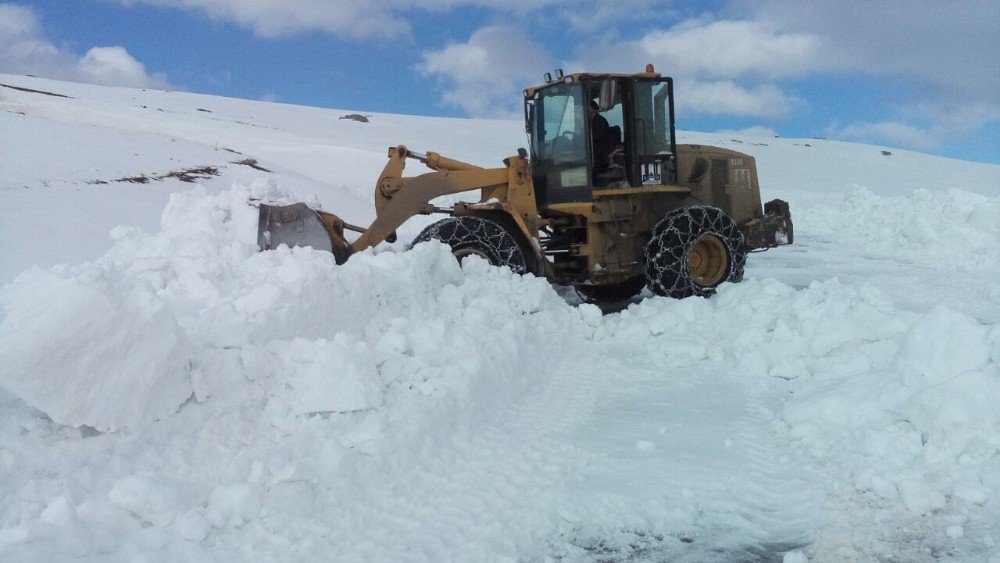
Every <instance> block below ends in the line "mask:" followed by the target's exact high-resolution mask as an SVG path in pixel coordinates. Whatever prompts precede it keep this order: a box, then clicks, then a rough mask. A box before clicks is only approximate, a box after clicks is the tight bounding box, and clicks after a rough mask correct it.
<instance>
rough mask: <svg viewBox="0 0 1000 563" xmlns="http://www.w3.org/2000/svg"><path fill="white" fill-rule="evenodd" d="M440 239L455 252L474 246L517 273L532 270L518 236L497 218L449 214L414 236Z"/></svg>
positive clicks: (414, 240) (492, 261)
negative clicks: (516, 237)
mask: <svg viewBox="0 0 1000 563" xmlns="http://www.w3.org/2000/svg"><path fill="white" fill-rule="evenodd" d="M430 239H436V240H439V241H441V242H443V243H444V244H447V245H448V246H450V247H451V248H452V251H456V250H461V249H465V248H471V249H474V250H478V251H480V252H482V253H483V254H486V255H487V256H489V257H490V259H489V262H490V264H492V265H494V266H507V267H509V268H510V269H511V270H512V271H513V272H514V273H515V274H525V273H528V272H530V271H531V269H530V268H529V267H528V260H527V257H526V255H525V252H524V250H523V249H522V248H521V246H520V245H519V244H518V243H517V240H516V239H515V238H514V236H513V235H512V234H511V233H510V232H508V231H507V229H505V228H503V227H502V226H501V225H500V224H499V223H497V222H496V221H492V220H490V219H484V218H482V217H476V216H474V215H465V216H461V217H448V218H447V219H442V220H440V221H438V222H437V223H434V224H433V225H430V226H428V227H427V228H425V229H424V230H423V231H421V232H420V234H419V235H417V238H415V239H413V244H417V243H420V242H426V241H428V240H430Z"/></svg>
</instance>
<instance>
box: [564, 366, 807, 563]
mask: <svg viewBox="0 0 1000 563" xmlns="http://www.w3.org/2000/svg"><path fill="white" fill-rule="evenodd" d="M632 371H633V375H631V376H629V377H630V380H631V381H629V382H625V383H623V384H620V387H621V389H622V391H620V392H617V393H616V394H617V395H618V396H617V397H611V398H610V400H609V401H607V402H606V403H604V404H601V405H599V406H598V408H597V410H596V412H595V416H594V420H593V421H592V422H591V423H590V424H589V425H588V426H587V427H586V428H585V430H584V431H583V432H581V433H579V434H578V435H577V437H576V440H577V441H579V442H580V443H588V444H589V445H590V447H592V448H594V449H595V450H597V451H604V452H606V454H607V456H606V458H605V459H604V460H602V462H601V463H600V464H594V466H593V467H592V468H591V470H590V471H589V475H588V476H587V478H586V482H585V485H584V486H583V487H582V488H583V489H585V490H588V491H589V492H591V494H592V495H593V496H595V497H603V498H597V500H595V501H594V502H593V506H592V510H594V511H597V512H600V511H602V510H607V509H608V508H607V507H608V506H622V507H624V509H623V510H621V512H620V513H619V514H618V518H619V520H620V521H621V522H622V525H621V526H620V527H619V528H618V529H611V528H607V527H605V529H604V530H586V529H583V527H582V526H581V529H580V530H578V531H577V537H576V538H573V539H571V540H570V542H571V543H572V544H574V545H576V546H578V547H579V548H582V549H583V552H582V556H583V557H584V558H586V559H605V558H606V559H610V560H625V559H628V560H678V561H704V560H713V561H715V560H722V561H737V560H739V561H745V560H772V559H775V558H777V559H780V557H781V553H782V552H785V551H788V550H791V549H794V548H796V547H800V546H802V545H805V544H807V543H809V542H810V541H811V538H812V530H815V529H816V527H817V526H818V523H819V520H818V519H819V505H820V500H821V499H820V498H819V497H818V494H814V493H812V492H811V491H813V490H816V489H815V487H813V486H812V482H811V477H810V474H809V473H808V471H804V470H803V469H801V468H799V467H796V466H795V464H794V463H791V460H792V457H791V454H788V453H786V452H785V450H784V448H782V447H780V446H779V445H778V444H777V443H776V442H775V441H774V439H772V436H773V431H772V428H771V419H770V416H769V411H768V410H767V409H765V408H764V407H763V404H762V402H761V400H759V399H758V398H757V397H756V396H755V395H754V394H753V393H752V392H751V391H750V390H749V389H748V388H747V385H746V384H745V383H744V382H743V381H742V380H740V379H738V378H736V377H733V376H729V375H725V372H726V369H725V368H724V366H720V365H715V366H700V367H696V368H682V369H671V370H666V371H664V370H662V369H657V368H653V367H648V368H647V369H645V370H632ZM643 405H645V406H644V407H643ZM626 409H627V410H626ZM588 435H589V437H588Z"/></svg>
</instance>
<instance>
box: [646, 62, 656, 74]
mask: <svg viewBox="0 0 1000 563" xmlns="http://www.w3.org/2000/svg"><path fill="white" fill-rule="evenodd" d="M646 72H648V73H650V74H652V73H654V72H656V70H655V69H654V68H653V63H649V64H648V65H646Z"/></svg>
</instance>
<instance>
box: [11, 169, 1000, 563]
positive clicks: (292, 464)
mask: <svg viewBox="0 0 1000 563" xmlns="http://www.w3.org/2000/svg"><path fill="white" fill-rule="evenodd" d="M276 195H280V194H276V193H275V192H274V190H273V189H272V188H270V187H268V186H266V185H254V186H250V187H241V186H237V187H236V188H234V189H233V190H231V191H230V192H227V193H223V194H220V195H217V196H209V195H206V194H205V193H204V192H201V191H194V192H190V193H185V194H178V195H175V196H174V197H173V198H172V200H171V203H170V206H169V207H168V208H167V209H166V210H165V211H164V214H163V219H162V230H161V231H160V232H159V233H156V234H147V233H143V232H141V231H138V230H134V229H125V228H121V229H117V230H116V231H115V233H114V237H115V245H114V247H113V248H112V250H111V251H110V252H109V253H108V254H107V255H106V256H104V257H103V258H102V259H100V260H98V261H96V262H93V263H88V264H84V265H81V266H79V267H76V268H72V269H62V270H56V271H52V272H47V273H43V272H30V273H28V274H25V275H23V276H22V277H20V278H18V280H17V282H16V283H15V284H13V285H11V286H8V287H7V288H5V289H4V290H3V291H2V292H0V303H2V306H3V310H4V317H3V319H2V324H0V336H2V338H0V386H2V387H3V388H5V389H8V390H9V391H11V392H13V393H14V394H15V395H16V396H17V397H19V398H21V399H22V400H24V401H25V402H26V403H28V404H30V405H32V406H33V407H35V408H37V409H38V410H40V411H42V412H44V413H45V414H47V415H48V417H50V418H51V419H52V420H53V421H55V422H56V423H58V424H59V425H68V426H82V425H86V426H92V427H94V428H97V429H99V430H108V431H112V430H120V429H127V430H129V431H131V432H133V433H135V434H138V435H139V436H140V437H141V439H139V440H138V441H137V442H136V444H135V445H134V446H130V447H128V448H124V449H122V447H121V446H120V444H122V443H124V442H118V441H115V440H116V438H119V437H116V436H114V435H105V436H101V437H99V438H98V440H103V441H99V442H96V444H101V445H95V446H92V447H88V444H87V443H86V442H85V441H82V440H81V439H80V434H77V435H76V436H75V438H73V437H71V438H72V439H69V444H71V445H68V446H66V448H65V450H66V452H65V453H66V455H70V456H71V459H72V460H73V461H71V462H66V463H68V464H69V465H68V467H69V468H79V467H93V466H95V465H97V466H101V467H107V470H106V471H102V472H94V473H90V472H89V471H82V472H79V474H78V473H77V472H76V471H75V469H74V470H68V471H67V474H66V475H62V476H60V477H59V478H58V479H57V480H56V482H54V483H53V482H48V481H46V482H44V483H39V482H37V481H36V480H35V478H34V477H33V475H35V469H34V466H32V465H31V464H33V463H36V462H37V463H38V464H40V465H41V466H44V463H45V462H44V459H45V455H48V454H40V453H37V452H36V453H35V454H34V457H33V456H32V455H25V456H19V457H18V458H16V459H17V460H16V461H14V460H13V458H12V459H11V460H9V463H8V465H11V466H13V465H14V464H23V465H19V471H18V472H17V473H16V474H17V475H19V477H18V478H17V479H16V480H14V481H11V482H9V483H7V484H6V485H4V487H9V488H10V489H9V490H8V491H7V492H8V496H7V498H15V495H17V496H16V498H17V499H18V500H17V501H15V502H11V503H10V504H9V505H8V506H7V507H4V508H3V509H0V549H2V548H3V546H4V545H9V546H19V547H18V548H17V549H23V550H25V551H23V552H19V551H14V552H13V553H15V555H16V554H18V553H25V554H31V553H36V552H33V551H32V548H31V547H30V546H31V545H41V544H40V543H38V542H43V543H44V541H46V540H48V539H51V538H52V537H63V536H61V535H60V534H59V532H58V530H57V529H56V528H53V527H52V526H63V527H69V528H71V529H73V530H75V532H74V533H77V534H78V536H75V537H90V536H91V535H94V537H96V538H98V539H95V540H94V542H93V544H86V545H83V546H82V547H81V546H80V545H75V546H74V547H73V549H71V550H70V551H69V552H71V553H90V552H92V551H94V550H100V551H102V552H105V553H111V552H115V553H119V554H124V555H127V554H129V553H132V552H131V551H129V550H130V549H134V547H135V546H137V545H139V546H142V548H141V549H140V550H139V551H140V552H143V553H147V552H150V551H152V552H155V553H159V555H162V556H168V555H178V554H181V555H183V556H185V557H189V558H190V557H197V556H199V555H200V556H204V553H201V552H197V551H196V552H195V553H194V554H192V553H190V552H188V551H185V550H186V549H188V547H190V546H189V544H188V543H184V542H196V543H197V542H203V541H208V542H209V543H210V544H211V545H229V546H230V547H231V546H232V545H237V544H238V545H244V544H245V543H246V541H250V540H247V539H246V538H247V537H250V538H258V539H259V538H262V537H270V536H269V534H278V535H281V536H282V537H283V538H284V539H282V540H281V541H288V540H289V538H292V537H294V536H295V533H296V532H294V531H293V530H294V529H296V527H297V526H301V525H305V524H306V522H304V520H305V521H309V519H310V518H320V516H319V515H320V514H323V513H325V512H326V511H328V508H324V507H328V506H341V505H342V503H343V499H344V498H349V497H350V495H351V494H352V493H351V492H350V491H352V486H353V484H354V483H355V482H356V481H357V480H358V479H361V477H358V476H357V475H354V476H352V472H364V471H365V468H369V469H370V468H372V467H390V468H391V467H410V466H420V464H421V463H422V461H421V460H423V459H425V457H424V456H426V454H427V452H428V451H440V449H441V448H445V446H444V445H445V444H448V443H451V442H453V441H456V440H458V441H460V438H461V437H462V436H464V434H463V433H468V432H470V429H473V428H478V427H481V426H482V425H481V424H477V422H482V421H490V420H498V421H504V422H506V421H507V420H508V417H511V416H516V415H512V414H511V413H512V412H516V408H517V407H518V406H519V405H520V404H522V403H523V401H524V400H525V397H528V396H531V395H532V393H533V390H535V389H537V388H538V386H539V385H540V384H541V383H543V382H544V381H545V378H546V377H548V376H550V375H551V373H553V371H555V370H553V366H555V365H558V364H557V363H558V362H559V361H561V360H562V359H563V358H566V357H570V358H573V359H574V362H578V363H579V365H581V366H592V367H593V372H586V373H580V377H583V378H589V382H588V383H587V384H588V385H593V386H599V387H600V388H604V389H614V388H615V387H616V386H620V385H625V384H626V383H627V381H628V380H629V377H631V374H630V373H629V372H628V370H623V371H620V372H605V371H604V370H603V369H602V367H601V366H602V365H605V364H606V363H607V359H608V358H616V359H617V360H620V361H621V362H622V365H624V366H628V362H629V358H642V361H643V362H647V363H644V364H643V365H656V366H659V368H660V369H662V371H663V377H665V378H673V377H677V376H678V374H679V373H684V372H682V371H679V370H685V369H688V368H697V369H699V370H702V369H710V370H721V371H724V372H726V373H727V374H729V377H731V378H732V379H733V380H735V381H739V382H741V385H746V386H747V387H749V388H753V389H759V390H761V393H762V394H765V395H767V396H772V397H781V402H780V403H779V404H777V405H774V406H775V409H776V410H775V411H773V412H772V416H773V423H774V426H775V429H776V431H777V433H778V435H779V436H781V437H783V438H786V439H787V440H788V441H790V443H792V444H795V445H796V446H797V447H799V448H801V450H802V451H803V452H805V453H806V454H808V455H809V456H811V457H812V458H813V459H815V460H816V462H817V464H819V465H820V467H823V468H826V469H827V470H829V471H830V474H831V475H836V476H837V479H841V478H844V479H846V480H847V481H848V482H849V483H850V484H851V485H850V486H851V487H852V488H853V490H854V491H856V492H858V493H860V494H871V495H873V496H874V498H876V499H878V502H882V503H885V505H887V506H889V507H894V508H893V509H895V510H899V511H905V512H907V513H912V514H914V515H919V514H925V513H939V512H943V511H947V510H953V509H956V510H957V509H958V508H962V509H963V510H967V511H971V512H970V513H971V514H977V512H976V511H980V513H981V512H983V511H986V512H987V513H989V511H993V512H996V510H997V508H998V503H1000V501H998V499H1000V478H998V475H1000V466H998V463H1000V461H998V460H1000V439H998V436H1000V412H998V410H997V405H1000V369H998V359H1000V329H998V327H997V326H996V325H983V324H981V323H978V322H977V321H975V320H973V319H971V318H969V317H966V316H964V315H962V314H960V313H956V312H954V311H951V310H949V309H946V308H939V309H935V310H934V311H932V312H930V313H928V314H927V315H925V316H923V317H920V316H918V315H915V314H912V313H907V312H905V311H900V310H899V309H897V308H896V307H895V306H894V305H893V304H892V303H891V302H890V301H888V300H887V299H886V298H885V297H884V295H882V294H881V293H879V292H878V291H876V290H874V289H871V288H867V287H862V288H852V287H846V286H844V285H842V284H841V283H839V282H838V281H837V280H828V281H823V282H815V283H813V284H811V285H809V286H808V287H806V288H802V289H795V288H792V287H789V286H787V285H785V284H782V283H779V282H777V281H774V280H755V279H748V280H746V281H744V282H743V283H741V284H737V285H729V284H727V285H724V286H723V287H722V288H720V291H719V292H718V294H717V295H716V296H714V297H713V298H711V299H700V298H696V299H685V300H680V301H677V300H670V299H665V298H649V299H646V300H644V301H642V302H641V303H637V304H633V305H631V306H630V307H629V308H628V309H626V310H624V311H622V312H621V313H619V314H613V315H607V316H601V315H600V314H599V310H598V309H597V308H596V307H594V306H591V305H582V306H580V307H572V306H570V305H569V304H567V303H566V302H565V301H564V300H563V299H561V298H560V297H559V296H558V295H557V294H556V292H555V291H554V290H553V289H552V288H551V287H550V286H549V285H548V284H547V283H546V282H545V280H542V279H539V278H535V277H532V276H517V275H514V274H512V273H511V272H510V270H509V269H496V268H490V267H488V266H487V265H486V264H485V263H484V262H482V261H480V260H476V259H470V260H468V261H466V263H465V265H464V266H463V267H460V266H459V265H458V264H457V263H456V262H455V260H454V259H453V257H452V256H451V253H450V252H449V249H448V248H447V247H445V246H443V245H440V244H437V243H427V244H422V245H418V246H417V247H415V248H414V249H412V250H410V251H408V252H392V251H385V252H381V253H378V254H376V253H374V252H372V251H368V252H364V253H361V254H359V255H356V256H354V257H352V258H351V260H350V261H348V262H347V263H346V264H344V265H342V266H336V265H335V264H334V263H333V261H332V260H331V259H330V256H329V254H327V253H323V252H317V251H314V250H312V249H307V248H306V249H299V248H296V249H288V248H279V249H277V250H275V251H271V252H265V253H259V252H256V249H255V232H256V209H255V208H254V207H252V206H251V205H248V204H247V201H248V200H250V199H252V198H254V197H261V196H267V197H275V196H276ZM913 206H914V207H919V205H917V204H913ZM852 216H854V215H852ZM873 244H874V243H873ZM886 244H889V243H888V242H887V243H886ZM891 244H894V245H898V244H899V239H892V241H891ZM907 244H909V243H907ZM942 244H943V243H942ZM875 246H878V245H877V244H875ZM903 247H905V248H909V247H906V246H905V245H904V246H903ZM977 248H979V250H981V251H983V252H988V251H989V249H987V248H986V246H985V243H984V244H982V245H980V246H978V247H977ZM617 360H616V361H617ZM574 365H576V364H574ZM574 369H577V368H574ZM765 392H766V393H765ZM192 396H193V400H189V399H190V398H191V397H192ZM709 407H710V406H709ZM574 408H583V407H581V406H580V405H576V406H575V407H574ZM553 416H556V417H558V416H559V415H558V413H556V414H554V415H553ZM574 416H585V414H580V413H575V414H574ZM29 418H30V417H22V420H19V421H17V422H16V423H15V422H4V419H0V424H6V425H10V426H11V427H17V426H18V425H20V426H21V427H26V428H27V427H32V425H42V426H44V424H42V423H39V422H31V423H29V422H25V421H24V420H23V419H29ZM157 419H160V422H158V423H155V424H154V423H153V421H154V420H157ZM500 427H502V428H505V429H509V427H507V426H503V425H501V426H500ZM12 432H15V431H13V430H9V429H8V434H10V435H13V434H12ZM49 432H53V433H60V432H61V433H65V429H61V428H60V427H59V426H58V425H54V428H52V429H51V430H49ZM4 435H6V434H4ZM630 443H631V444H635V445H636V448H638V450H640V451H643V452H646V453H651V452H653V451H655V448H649V447H648V446H647V445H646V444H651V442H645V443H643V442H642V441H635V440H633V441H632V442H630ZM114 444H119V445H118V446H115V445H114ZM17 447H24V448H27V447H28V446H17ZM38 447H39V448H40V449H39V451H43V450H44V448H43V447H42V446H38ZM133 449H134V451H133ZM445 449H447V448H445ZM633 449H635V448H633ZM2 453H3V451H0V454H2ZM444 455H445V457H447V456H448V455H453V454H449V453H445V454H444ZM497 455H499V454H497ZM36 457H37V459H35V458H36ZM0 462H3V457H2V456H0ZM537 463H538V464H540V465H539V466H538V467H535V466H531V467H529V468H528V469H527V470H526V471H528V472H529V473H533V472H536V471H541V469H540V467H541V466H543V465H545V464H546V463H549V462H546V461H544V460H542V461H538V462H537ZM545 467H548V466H547V465H546V466H545ZM542 473H546V474H551V473H550V472H548V470H547V469H546V470H545V471H542ZM70 474H72V476H70ZM498 490H503V489H502V488H501V489H498ZM67 491H69V492H67ZM3 492H5V490H4V489H2V488H0V493H3ZM511 494H516V491H515V492H512V493H511ZM525 502H526V504H531V503H530V502H527V501H525ZM362 504H363V503H362ZM445 504H446V503H445ZM389 506H392V505H391V504H390V505H389ZM310 507H311V508H310ZM342 510H344V511H348V512H349V510H348V509H346V508H344V509H342ZM552 512H553V513H555V514H557V511H552ZM338 514H339V516H338V518H341V517H347V516H345V515H344V512H341V513H338ZM511 514H520V513H517V512H514V511H512V512H511V513H510V514H506V515H505V516H504V517H505V518H508V520H505V524H504V526H508V527H506V528H505V527H504V526H500V527H496V528H492V529H493V532H494V533H493V535H492V536H489V537H481V538H477V544H476V545H477V549H479V551H477V552H476V553H478V554H481V555H483V556H484V557H487V556H489V555H490V554H493V555H496V554H498V553H508V554H509V551H510V549H512V548H511V546H512V545H513V544H512V543H511V542H512V541H515V543H516V542H529V543H530V542H532V541H534V542H538V541H545V540H539V538H538V536H537V533H536V532H535V531H533V530H537V529H539V527H545V526H554V525H553V524H552V523H551V521H550V520H546V518H548V517H549V516H551V514H549V513H548V512H545V513H540V514H537V515H534V516H532V517H531V518H528V519H525V518H524V517H523V515H522V516H520V517H513V516H511ZM349 517H350V518H355V519H358V518H362V515H360V514H355V513H349ZM386 518H389V517H386ZM553 518H555V517H554V516H553ZM595 518H598V517H596V516H595ZM609 518H610V516H609ZM598 519H599V518H598ZM390 520H391V518H389V520H387V522H388V521H390ZM122 521H126V522H131V523H132V525H134V528H133V527H127V529H128V530H130V531H129V533H128V534H125V535H124V536H122V537H120V538H119V537H118V535H116V534H113V533H111V532H109V530H111V531H118V530H121V529H122V524H121V522H122ZM560 522H561V520H560ZM53 523H55V524H53ZM326 523H327V524H329V525H330V526H334V525H335V524H336V523H333V522H326ZM591 524H592V525H594V526H595V527H599V525H605V524H607V525H611V524H608V523H606V522H605V523H587V525H591ZM958 524H962V523H961V522H959V523H958ZM958 524H956V523H955V522H949V523H948V525H949V526H954V525H958ZM286 525H287V526H286ZM310 525H314V523H313V524H310ZM354 525H355V528H354V529H348V528H344V529H338V530H339V531H337V532H336V534H340V535H334V536H331V537H341V536H349V535H351V534H354V533H357V532H358V530H359V529H358V528H357V526H359V525H360V524H358V523H357V522H355V523H354ZM511 526H512V527H513V529H516V530H520V531H521V532H524V534H525V537H524V538H520V537H519V536H518V538H517V539H516V540H512V539H511V537H512V536H511V533H512V532H511V530H512V528H511ZM331 529H332V528H331ZM362 529H364V530H367V528H365V527H364V526H363V525H362ZM546 529H549V528H546ZM143 530H150V531H143ZM945 530H946V526H944V525H942V526H941V533H942V534H944V531H945ZM153 531H155V532H156V533H155V534H154V536H155V537H153V538H152V539H155V542H154V544H155V546H158V547H150V545H149V544H148V542H149V541H152V539H151V538H150V534H153ZM331 533H333V532H331ZM962 533H963V534H965V533H966V528H963V532H962ZM109 534H110V536H109ZM241 534H246V536H245V537H244V536H242V535H241ZM957 534H958V532H957V531H955V530H952V535H957ZM515 535H516V534H515ZM528 536H531V538H534V539H533V540H530V539H526V538H528ZM949 537H950V536H949ZM109 538H111V539H109ZM113 538H117V539H113ZM32 542H35V543H32ZM227 542H230V543H227ZM279 543H280V542H279ZM518 545H521V544H518ZM184 546H188V547H184ZM364 546H365V547H364V549H366V550H368V551H364V552H362V551H359V552H358V553H359V554H360V553H367V554H377V553H382V554H385V553H389V552H390V551H379V549H381V548H382V547H385V546H384V545H382V544H380V543H379V542H375V543H370V542H369V543H365V544H364ZM380 546H381V547H380ZM182 548H183V549H182ZM321 548H322V546H319V547H317V549H321ZM275 549H277V548H275ZM358 549H362V548H361V547H358ZM385 549H388V547H385ZM74 550H76V551H74ZM116 550H118V551H116ZM36 554H37V553H36ZM359 558H362V557H359Z"/></svg>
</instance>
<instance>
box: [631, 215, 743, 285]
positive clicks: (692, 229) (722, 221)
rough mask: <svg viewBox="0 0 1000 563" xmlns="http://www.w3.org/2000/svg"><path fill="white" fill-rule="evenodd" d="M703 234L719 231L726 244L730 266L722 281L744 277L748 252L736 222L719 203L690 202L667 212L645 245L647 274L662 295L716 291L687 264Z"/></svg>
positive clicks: (717, 233) (718, 234)
mask: <svg viewBox="0 0 1000 563" xmlns="http://www.w3.org/2000/svg"><path fill="white" fill-rule="evenodd" d="M704 234H714V235H717V236H718V237H719V239H720V240H721V241H722V243H723V245H724V246H725V247H726V253H727V254H728V256H729V269H728V271H727V272H726V276H725V277H724V278H723V281H731V282H739V281H741V280H742V279H743V269H744V267H745V266H746V260H747V255H746V250H745V242H744V237H743V233H741V232H740V231H739V229H738V228H737V227H736V222H735V221H733V220H732V219H731V218H730V217H729V216H728V215H726V213H725V212H723V211H722V210H721V209H719V208H717V207H710V206H706V205H689V206H686V207H682V208H680V209H678V210H676V211H674V212H673V213H671V214H669V215H667V216H666V217H664V218H663V219H661V220H660V222H659V223H657V224H656V227H654V228H653V232H652V234H651V235H650V237H649V243H648V244H647V245H646V277H647V278H648V279H649V287H650V289H652V290H653V291H654V292H655V293H657V294H659V295H669V296H671V297H676V298H682V297H690V296H692V295H701V296H709V295H712V294H713V293H715V288H714V287H705V286H700V285H698V284H696V283H695V282H694V280H693V279H692V277H691V268H690V266H689V265H688V257H687V256H688V252H689V251H690V250H691V248H692V246H694V243H695V241H696V240H698V237H700V236H702V235H704Z"/></svg>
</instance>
